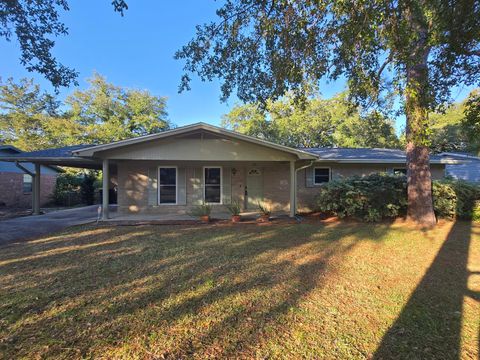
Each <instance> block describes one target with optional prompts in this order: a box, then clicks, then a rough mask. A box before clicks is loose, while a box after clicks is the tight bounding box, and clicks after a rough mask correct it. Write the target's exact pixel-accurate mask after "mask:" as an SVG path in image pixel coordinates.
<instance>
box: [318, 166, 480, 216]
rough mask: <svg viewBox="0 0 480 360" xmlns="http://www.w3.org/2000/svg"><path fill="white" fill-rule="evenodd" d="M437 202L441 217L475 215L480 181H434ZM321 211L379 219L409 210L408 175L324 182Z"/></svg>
mask: <svg viewBox="0 0 480 360" xmlns="http://www.w3.org/2000/svg"><path fill="white" fill-rule="evenodd" d="M432 195H433V206H434V211H435V214H436V215H437V217H450V218H453V217H459V218H475V217H476V216H479V217H480V215H477V214H480V209H478V210H474V209H475V202H476V201H477V200H478V199H479V198H480V190H479V187H477V186H476V185H473V184H470V183H466V182H464V181H453V180H442V181H434V182H433V188H432ZM315 204H316V206H317V209H316V210H318V211H321V212H326V213H331V214H334V215H337V216H339V217H353V218H358V219H362V220H364V221H379V220H382V219H386V218H395V217H398V216H402V215H405V214H406V210H407V181H406V177H405V176H398V175H388V174H372V175H368V176H365V177H358V176H354V177H350V178H346V179H341V180H335V181H331V182H329V183H327V184H325V185H323V186H322V188H321V189H320V190H319V193H318V195H317V196H316V198H315Z"/></svg>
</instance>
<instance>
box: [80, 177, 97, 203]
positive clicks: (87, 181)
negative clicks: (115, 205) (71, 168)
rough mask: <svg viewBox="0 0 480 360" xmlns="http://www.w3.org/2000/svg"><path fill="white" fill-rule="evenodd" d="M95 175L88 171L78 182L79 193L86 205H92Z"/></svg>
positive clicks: (93, 201)
mask: <svg viewBox="0 0 480 360" xmlns="http://www.w3.org/2000/svg"><path fill="white" fill-rule="evenodd" d="M96 180H97V176H96V174H95V172H93V171H90V172H88V173H86V174H85V175H84V176H83V179H82V182H81V183H80V195H81V197H82V201H83V203H84V204H86V205H93V204H94V203H95V182H96Z"/></svg>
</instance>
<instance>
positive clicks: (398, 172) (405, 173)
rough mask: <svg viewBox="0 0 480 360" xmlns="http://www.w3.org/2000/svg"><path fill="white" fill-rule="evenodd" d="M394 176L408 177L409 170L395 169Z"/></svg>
mask: <svg viewBox="0 0 480 360" xmlns="http://www.w3.org/2000/svg"><path fill="white" fill-rule="evenodd" d="M393 174H394V175H407V169H405V168H394V169H393Z"/></svg>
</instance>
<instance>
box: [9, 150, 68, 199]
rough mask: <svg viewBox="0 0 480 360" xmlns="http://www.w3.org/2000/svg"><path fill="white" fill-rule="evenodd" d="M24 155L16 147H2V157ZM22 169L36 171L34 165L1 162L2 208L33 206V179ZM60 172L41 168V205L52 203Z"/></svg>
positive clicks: (46, 167) (52, 168) (50, 168)
mask: <svg viewBox="0 0 480 360" xmlns="http://www.w3.org/2000/svg"><path fill="white" fill-rule="evenodd" d="M22 153H23V152H22V151H21V150H20V149H17V148H16V147H14V146H11V145H0V157H3V156H12V155H18V154H22ZM22 167H23V168H24V169H26V170H27V171H29V172H32V173H33V172H34V171H35V166H34V165H33V164H32V163H21V164H20V167H18V166H17V165H16V164H15V163H13V162H6V161H0V206H8V207H14V208H29V207H31V206H32V189H33V179H32V176H31V175H29V174H28V173H26V172H25V170H24V169H22ZM59 171H60V170H59V169H57V168H55V167H50V166H42V167H41V170H40V173H41V187H40V204H41V205H44V204H46V203H48V202H49V201H51V195H52V194H53V190H54V188H55V180H56V178H57V174H58V173H59Z"/></svg>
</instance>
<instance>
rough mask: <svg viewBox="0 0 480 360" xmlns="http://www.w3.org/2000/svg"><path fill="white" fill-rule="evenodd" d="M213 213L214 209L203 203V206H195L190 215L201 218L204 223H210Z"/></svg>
mask: <svg viewBox="0 0 480 360" xmlns="http://www.w3.org/2000/svg"><path fill="white" fill-rule="evenodd" d="M211 212H212V207H211V206H210V205H208V204H205V203H203V204H202V205H198V206H195V207H194V208H193V209H192V210H191V212H190V215H192V216H196V217H198V218H200V221H201V222H203V223H208V222H210V213H211Z"/></svg>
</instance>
